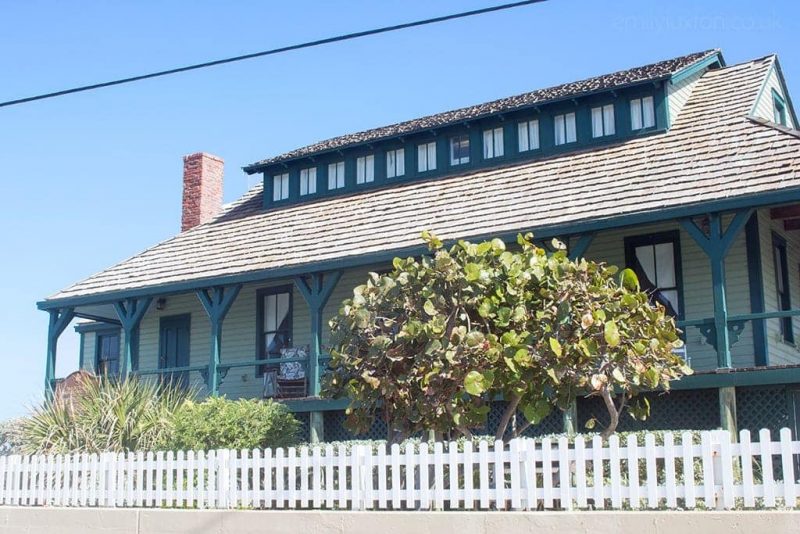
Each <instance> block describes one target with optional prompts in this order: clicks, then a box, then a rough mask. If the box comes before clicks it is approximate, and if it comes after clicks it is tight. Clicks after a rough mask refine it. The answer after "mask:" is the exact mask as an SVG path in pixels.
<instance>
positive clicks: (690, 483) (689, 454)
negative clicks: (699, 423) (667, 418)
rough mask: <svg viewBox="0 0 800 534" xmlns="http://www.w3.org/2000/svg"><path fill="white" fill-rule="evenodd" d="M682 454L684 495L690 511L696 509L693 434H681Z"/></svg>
mask: <svg viewBox="0 0 800 534" xmlns="http://www.w3.org/2000/svg"><path fill="white" fill-rule="evenodd" d="M681 452H682V454H683V495H684V501H685V506H686V508H688V509H690V510H691V509H692V508H694V507H695V505H696V504H697V503H696V500H695V491H694V489H695V483H694V439H693V438H692V433H691V432H684V433H683V434H681Z"/></svg>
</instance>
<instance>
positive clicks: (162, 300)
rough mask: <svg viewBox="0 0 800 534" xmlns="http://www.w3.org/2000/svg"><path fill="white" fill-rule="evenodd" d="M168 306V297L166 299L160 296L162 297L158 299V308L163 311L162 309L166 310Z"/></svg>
mask: <svg viewBox="0 0 800 534" xmlns="http://www.w3.org/2000/svg"><path fill="white" fill-rule="evenodd" d="M166 307H167V299H165V298H163V297H162V298H160V299H158V300H157V301H156V309H157V310H158V311H162V310H164V309H165V308H166Z"/></svg>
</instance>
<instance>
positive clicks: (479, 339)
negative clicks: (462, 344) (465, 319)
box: [465, 330, 486, 347]
mask: <svg viewBox="0 0 800 534" xmlns="http://www.w3.org/2000/svg"><path fill="white" fill-rule="evenodd" d="M485 339H486V338H485V337H484V336H483V332H479V331H477V330H473V331H471V332H469V333H467V335H466V339H465V340H466V342H467V346H468V347H477V346H478V345H480V344H481V343H483V342H484V340H485Z"/></svg>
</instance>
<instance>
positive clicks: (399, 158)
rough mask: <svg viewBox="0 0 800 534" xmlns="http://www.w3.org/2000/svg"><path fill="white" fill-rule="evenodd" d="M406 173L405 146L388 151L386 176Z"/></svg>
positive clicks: (391, 176)
mask: <svg viewBox="0 0 800 534" xmlns="http://www.w3.org/2000/svg"><path fill="white" fill-rule="evenodd" d="M405 173H406V151H405V149H403V148H398V149H395V150H387V151H386V177H387V178H396V177H398V176H403V175H404V174H405Z"/></svg>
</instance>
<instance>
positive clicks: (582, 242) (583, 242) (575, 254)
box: [568, 233, 594, 260]
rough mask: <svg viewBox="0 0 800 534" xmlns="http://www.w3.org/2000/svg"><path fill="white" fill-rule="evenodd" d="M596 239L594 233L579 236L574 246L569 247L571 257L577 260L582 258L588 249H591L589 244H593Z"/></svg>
mask: <svg viewBox="0 0 800 534" xmlns="http://www.w3.org/2000/svg"><path fill="white" fill-rule="evenodd" d="M592 241H594V234H591V233H590V234H583V235H581V236H580V237H579V238H578V241H577V242H576V243H575V246H574V247H572V246H571V247H569V254H568V256H569V259H571V260H577V259H578V258H582V257H584V256H585V255H586V251H587V250H588V249H589V245H591V244H592Z"/></svg>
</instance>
